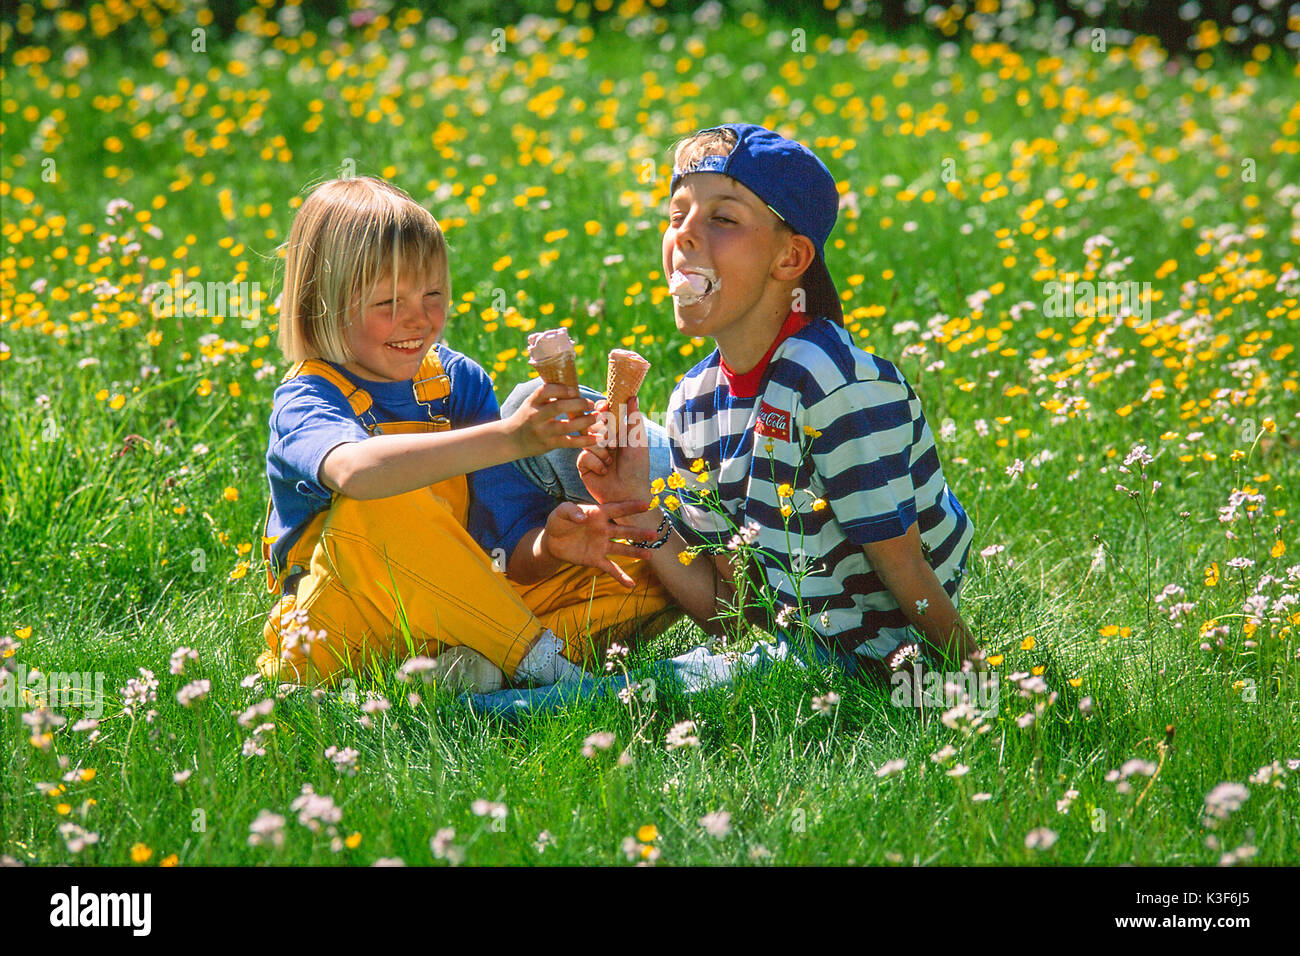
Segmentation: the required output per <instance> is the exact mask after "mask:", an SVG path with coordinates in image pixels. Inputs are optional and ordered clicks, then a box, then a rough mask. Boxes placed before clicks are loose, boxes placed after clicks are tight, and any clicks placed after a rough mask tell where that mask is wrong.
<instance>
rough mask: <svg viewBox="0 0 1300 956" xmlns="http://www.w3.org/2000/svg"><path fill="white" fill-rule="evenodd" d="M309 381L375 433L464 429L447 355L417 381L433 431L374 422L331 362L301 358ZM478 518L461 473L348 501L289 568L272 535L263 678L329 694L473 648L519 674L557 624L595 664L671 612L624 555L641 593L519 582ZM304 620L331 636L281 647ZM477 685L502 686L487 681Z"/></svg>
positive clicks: (433, 354)
mask: <svg viewBox="0 0 1300 956" xmlns="http://www.w3.org/2000/svg"><path fill="white" fill-rule="evenodd" d="M298 375H319V376H321V377H322V378H324V379H326V380H327V381H328V382H330V383H331V384H332V385H334V386H335V387H337V388H338V389H339V390H340V391H341V392H342V393H343V395H344V397H345V398H347V400H348V402H349V404H350V405H351V406H352V411H353V413H354V414H355V415H356V416H357V418H358V420H360V421H361V423H362V425H363V426H365V427H366V429H367V430H368V431H369V432H370V434H372V435H380V434H395V433H410V432H440V431H447V430H449V429H450V428H451V422H450V421H449V420H448V419H447V418H446V417H445V416H442V415H434V414H433V411H432V406H431V403H433V402H436V401H439V400H441V399H443V398H445V397H447V395H449V394H450V391H451V383H450V380H449V379H448V377H447V375H446V374H445V372H444V371H443V369H442V364H441V362H440V361H439V359H438V355H437V349H436V348H435V349H431V350H430V352H429V354H428V355H427V356H426V357H425V360H424V363H423V364H422V365H421V367H420V372H419V374H418V376H417V378H416V379H414V380H413V382H412V387H413V389H414V391H415V397H416V399H417V401H419V402H420V403H421V404H423V405H426V406H428V407H429V420H428V421H423V422H383V423H379V422H377V421H375V419H374V416H373V415H372V414H370V408H371V405H372V404H373V401H372V399H371V397H370V395H369V394H368V393H367V392H365V390H363V389H361V388H358V387H357V386H355V385H353V384H352V382H350V381H349V380H348V379H347V378H346V377H345V376H343V375H341V374H340V373H339V372H338V371H337V370H336V369H335V368H333V367H332V366H330V365H329V364H328V363H326V362H324V361H320V360H308V361H306V362H299V363H298V364H297V365H295V366H293V367H292V368H291V369H289V371H288V372H287V373H286V374H285V376H284V380H285V381H288V380H289V379H291V378H294V377H295V376H298ZM468 509H469V486H468V482H467V481H466V478H465V476H464V475H458V476H456V477H455V478H449V479H447V480H445V481H440V482H437V483H435V484H432V485H429V486H428V487H425V488H420V489H418V490H416V491H411V492H408V493H406V494H403V495H396V496H394V497H391V498H382V499H373V500H367V501H360V500H357V499H353V498H348V497H346V496H344V495H340V494H335V495H334V498H333V500H332V501H331V503H330V507H329V508H328V510H325V511H322V512H320V513H319V514H317V515H316V516H315V517H314V518H312V520H311V522H310V523H309V524H308V525H307V527H306V529H305V530H304V531H303V533H302V535H301V536H300V537H299V538H298V540H297V541H295V542H294V544H293V546H292V548H290V550H289V553H288V554H287V555H286V556H285V559H284V560H283V561H282V562H280V563H279V564H278V565H277V564H276V562H275V561H274V559H273V556H272V552H271V545H272V544H273V543H274V539H271V538H267V537H266V536H265V532H264V533H263V538H262V554H263V557H264V558H265V559H266V564H267V587H268V589H269V590H270V591H271V592H272V593H277V594H280V595H281V597H280V600H279V601H277V603H276V605H275V607H274V608H273V609H272V610H271V613H270V615H269V617H268V618H267V621H266V626H265V628H264V633H265V637H266V643H267V646H268V648H269V650H268V651H266V652H263V654H262V655H261V656H260V657H259V658H258V669H259V671H261V672H262V673H263V674H264V675H265V676H267V677H268V678H270V679H272V680H297V681H305V682H316V681H319V682H322V683H326V684H330V683H334V682H335V681H336V680H337V679H338V678H339V677H340V676H342V675H344V674H346V673H347V672H348V671H354V670H358V669H361V668H364V667H366V666H372V665H373V664H375V663H378V662H385V661H387V660H388V659H389V658H390V656H391V657H396V658H397V659H399V660H400V659H403V658H406V657H409V656H413V655H417V654H418V655H426V656H429V657H435V658H436V657H437V656H438V655H439V654H440V653H442V652H444V651H445V650H447V649H448V648H459V647H467V648H471V649H472V650H474V651H477V652H478V653H479V654H481V655H483V656H484V657H485V658H487V660H488V661H490V662H491V663H492V664H493V665H495V666H496V667H498V668H500V669H501V670H502V671H503V672H504V673H505V675H508V676H511V677H513V675H514V672H515V668H516V667H517V666H518V664H519V662H520V660H522V658H523V657H524V655H525V654H526V653H527V651H528V649H529V648H530V646H531V645H532V644H533V642H534V641H535V640H536V639H537V638H538V637H539V636H540V634H541V632H542V630H543V629H544V628H549V629H550V630H551V631H552V632H554V634H555V635H556V636H557V637H558V638H559V639H560V640H561V641H563V642H564V644H565V651H564V655H565V657H567V658H568V659H569V660H571V661H574V662H575V663H590V662H592V661H598V660H600V659H601V658H602V657H603V655H604V652H605V650H606V649H607V648H608V646H609V644H610V643H612V642H613V641H615V640H618V641H621V642H623V643H628V642H629V640H631V639H633V638H634V637H635V636H636V634H637V632H638V631H639V630H640V628H639V627H638V625H640V624H643V623H647V622H648V619H649V618H651V617H655V616H657V615H659V614H660V613H661V612H663V611H665V610H666V609H668V608H669V607H670V606H671V603H672V602H671V599H670V598H669V596H668V593H667V591H665V590H664V588H663V586H662V585H660V583H659V581H658V579H657V578H656V577H655V576H654V574H653V572H652V571H651V570H650V567H649V565H648V564H646V563H645V562H644V561H640V560H636V559H628V558H622V557H614V558H612V560H613V561H615V563H617V564H618V565H619V566H620V567H622V568H623V569H624V570H625V571H626V572H627V574H628V576H629V577H631V578H632V579H633V580H634V581H635V582H636V587H634V588H633V589H632V590H630V591H629V590H627V589H626V588H624V587H622V586H621V585H620V584H619V583H618V582H617V581H615V580H614V579H612V578H611V577H610V576H609V575H608V574H606V573H604V572H603V571H597V570H596V569H594V568H589V567H585V566H582V565H573V564H566V565H565V566H564V567H562V568H561V569H560V570H559V571H558V572H556V573H555V574H553V575H551V576H550V577H549V578H546V579H544V580H542V581H540V582H538V583H536V584H531V585H521V584H515V583H514V582H512V581H510V580H509V579H508V578H507V577H506V576H505V574H503V573H501V572H500V571H498V570H496V569H495V568H494V567H493V563H492V560H491V558H489V557H488V555H487V554H486V553H485V552H484V551H483V549H482V548H481V547H480V546H479V545H478V543H477V542H476V541H475V540H474V539H473V538H472V537H471V536H470V534H469V532H468V531H466V530H465V522H466V516H467V513H468ZM268 516H269V506H268ZM295 610H296V611H300V612H306V618H307V622H306V626H307V627H308V628H310V629H311V630H312V631H317V632H319V631H323V632H324V635H325V636H324V638H323V639H322V640H318V641H315V642H314V643H307V644H304V643H302V642H301V641H290V642H283V643H287V644H291V645H293V646H282V640H281V638H282V636H283V635H284V634H285V632H286V628H289V629H296V630H299V631H301V627H299V626H298V625H296V624H295V623H294V621H293V617H292V612H294V611H295ZM286 615H290V616H289V617H286ZM470 656H472V655H470ZM447 660H450V656H449V657H448V658H447ZM472 684H473V682H471V685H472ZM470 689H474V688H473V686H471V688H470ZM477 689H484V690H491V689H495V688H494V687H493V686H492V685H491V683H490V682H488V683H487V684H486V685H484V684H483V682H482V681H479V682H478V687H477Z"/></svg>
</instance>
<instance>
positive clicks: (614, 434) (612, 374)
mask: <svg viewBox="0 0 1300 956" xmlns="http://www.w3.org/2000/svg"><path fill="white" fill-rule="evenodd" d="M649 371H650V363H649V362H647V361H646V360H645V359H644V358H642V357H641V356H640V355H638V354H637V353H636V352H633V351H631V350H629V349H614V350H613V351H611V352H610V353H609V376H608V378H607V380H606V385H605V395H606V397H608V399H609V410H610V414H611V419H610V427H611V438H612V439H613V442H612V443H613V444H622V442H620V441H619V436H621V435H623V434H624V433H625V429H624V427H623V422H624V419H625V417H626V416H627V403H628V402H629V401H630V400H631V399H633V398H634V397H636V393H637V392H638V391H639V390H640V388H641V383H642V382H644V381H645V377H646V373H647V372H649Z"/></svg>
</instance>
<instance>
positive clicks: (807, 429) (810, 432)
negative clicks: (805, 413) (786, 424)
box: [803, 425, 822, 438]
mask: <svg viewBox="0 0 1300 956" xmlns="http://www.w3.org/2000/svg"><path fill="white" fill-rule="evenodd" d="M803 433H804V434H805V435H807V436H808V437H809V438H821V437H822V433H821V432H819V431H818V430H817V429H815V428H813V427H812V426H811V425H805V426H804V427H803Z"/></svg>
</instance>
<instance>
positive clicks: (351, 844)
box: [343, 833, 361, 850]
mask: <svg viewBox="0 0 1300 956" xmlns="http://www.w3.org/2000/svg"><path fill="white" fill-rule="evenodd" d="M343 842H344V843H345V844H347V848H348V849H349V850H355V849H356V848H357V847H359V846H361V834H360V833H354V834H352V835H351V836H350V837H348V838H347V839H346V840H344V841H343Z"/></svg>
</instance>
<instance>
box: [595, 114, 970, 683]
mask: <svg viewBox="0 0 1300 956" xmlns="http://www.w3.org/2000/svg"><path fill="white" fill-rule="evenodd" d="M837 208H838V192H837V190H836V187H835V181H834V179H833V178H832V177H831V174H830V173H829V171H828V170H827V169H826V167H825V166H824V165H823V164H822V162H821V161H820V160H819V159H818V158H817V157H816V156H815V155H813V153H812V152H811V151H809V150H808V149H806V148H805V147H804V146H802V145H800V144H798V143H795V142H792V141H791V140H788V139H785V138H784V137H781V136H779V135H778V134H776V133H774V132H772V131H771V130H768V129H764V128H763V127H760V126H753V125H730V126H722V127H718V128H715V129H709V130H703V131H701V132H698V133H696V134H695V135H694V136H691V137H690V138H689V139H687V140H685V141H684V142H682V143H681V144H680V145H679V146H678V148H677V151H676V155H675V157H674V170H673V179H672V184H671V192H670V205H669V220H668V228H667V230H666V232H665V233H664V236H663V267H664V275H665V276H669V277H670V290H671V291H672V293H673V296H674V304H673V314H674V318H675V320H676V323H677V329H678V331H680V332H681V333H682V334H683V335H686V336H708V337H711V338H713V339H714V341H715V342H716V343H717V349H716V351H714V352H713V353H712V354H711V355H709V357H708V358H706V359H704V360H703V361H702V362H700V363H699V364H698V365H696V366H695V367H694V368H693V369H691V370H690V371H689V372H687V373H686V375H685V376H684V377H683V379H682V380H681V382H680V383H679V384H678V386H677V387H676V389H675V390H674V391H673V395H672V398H671V400H670V402H669V419H668V433H669V436H670V438H671V441H672V451H673V463H674V467H675V469H676V471H677V473H678V475H679V476H680V477H679V478H678V479H677V480H676V481H674V482H673V483H672V484H674V485H675V486H677V487H676V488H673V489H664V491H665V492H666V493H665V494H664V495H663V497H662V499H661V500H662V506H663V508H665V509H667V511H666V512H665V511H663V510H661V509H660V508H652V509H651V510H650V511H648V512H646V513H644V514H641V515H636V516H633V517H628V518H620V519H618V520H619V522H620V523H622V524H627V525H630V526H634V527H637V528H640V529H653V528H655V527H657V526H658V527H659V528H660V529H661V536H663V535H664V529H665V527H666V526H667V520H666V519H670V520H671V526H672V528H673V530H674V533H672V534H671V535H669V536H668V537H666V538H665V541H664V543H665V545H666V546H664V547H661V548H658V549H656V550H647V551H646V552H645V554H647V555H648V556H649V560H650V562H651V564H652V567H653V568H654V569H655V572H656V574H657V575H658V577H659V579H660V580H661V581H662V582H663V584H664V585H665V586H666V587H667V588H668V590H669V592H670V593H671V594H672V595H673V596H674V598H675V599H676V600H677V601H678V602H679V603H680V604H681V605H682V606H683V607H684V608H685V609H686V610H687V611H688V612H689V613H690V614H691V615H692V616H693V617H694V618H695V619H696V620H697V621H699V622H701V623H702V624H706V622H709V621H710V620H711V619H714V618H715V617H716V615H717V614H718V612H719V609H720V608H721V607H724V606H725V604H726V603H727V602H729V601H731V600H733V599H734V595H735V590H736V585H735V581H734V580H733V579H732V575H731V570H730V569H731V565H730V562H729V560H728V557H729V556H728V555H727V554H725V553H724V554H720V555H715V556H714V557H713V559H712V560H708V559H703V560H691V559H690V557H689V556H685V555H683V551H684V550H685V549H686V548H688V547H689V546H691V545H698V544H708V545H720V546H723V547H725V546H726V545H727V544H728V543H729V542H730V541H732V540H733V539H734V537H735V536H736V534H737V529H740V530H741V537H742V538H743V539H745V540H747V541H749V542H750V543H751V544H752V546H753V547H754V548H756V549H757V550H758V561H757V563H758V565H759V566H758V567H757V568H753V569H751V573H753V574H755V575H756V576H757V578H758V579H759V581H761V582H763V583H765V584H766V586H767V587H768V588H769V589H770V593H771V594H772V595H773V596H774V597H775V600H776V602H777V604H778V606H780V605H784V606H786V607H787V608H792V609H797V608H798V606H799V605H800V603H802V605H803V612H802V613H803V614H804V616H805V620H806V622H807V624H808V625H809V626H810V627H811V628H812V629H813V631H814V632H815V633H816V635H817V636H818V639H819V643H821V644H822V645H823V646H824V647H825V648H827V649H829V650H830V651H831V652H832V653H833V654H834V656H835V657H836V658H838V659H839V660H840V661H841V662H842V663H845V664H846V665H848V666H850V667H854V666H856V665H861V664H869V666H871V667H872V668H874V669H880V666H881V665H880V664H879V662H881V661H883V660H885V659H887V658H888V657H889V656H890V655H891V654H892V653H893V652H894V651H896V650H897V649H898V648H899V647H900V645H903V644H906V643H908V642H909V636H908V631H907V626H908V625H909V624H911V625H912V626H914V627H915V628H916V629H917V630H919V631H920V632H921V633H923V634H924V635H925V637H926V639H927V642H928V643H929V644H930V645H931V646H932V647H933V648H934V649H935V650H937V651H938V652H939V653H941V654H942V655H943V656H944V657H946V658H947V659H948V660H949V661H950V662H952V664H953V665H957V663H958V662H959V661H967V660H969V661H971V662H972V663H973V664H975V665H978V663H979V654H978V653H977V650H976V646H975V642H974V639H973V637H972V636H971V633H970V631H969V629H968V628H967V626H966V624H965V623H964V622H963V621H962V619H961V616H960V615H959V614H958V613H957V608H956V601H957V592H958V589H959V587H960V584H961V577H962V574H963V571H964V569H965V563H966V557H967V554H968V552H969V550H970V543H971V539H972V537H973V529H972V527H971V523H970V521H969V520H968V518H967V516H966V513H965V511H964V510H963V509H962V506H961V504H960V503H959V502H958V501H957V498H956V497H955V496H954V495H953V493H952V491H951V490H950V489H949V488H948V485H947V482H946V481H945V480H944V476H943V470H942V469H941V468H940V465H939V459H938V455H937V453H936V451H935V445H934V438H933V435H932V434H931V431H930V427H929V425H928V424H927V422H926V419H925V416H924V414H923V413H922V411H921V403H920V400H919V399H918V398H917V396H916V394H915V392H913V391H912V388H911V386H910V385H909V384H908V383H907V381H906V380H905V379H904V378H903V376H902V374H901V373H900V372H899V370H898V369H897V368H896V367H895V366H894V365H893V364H892V363H890V362H888V361H886V360H884V359H882V358H879V357H877V356H875V355H872V354H870V353H868V352H865V351H863V350H862V349H861V348H859V347H858V346H857V345H856V344H854V342H853V340H852V338H851V337H850V335H849V333H848V332H847V331H846V330H845V329H844V328H843V313H842V311H841V308H840V302H839V296H838V294H837V293H836V290H835V286H834V283H833V282H832V281H831V278H830V275H829V273H828V272H827V269H826V263H825V261H824V259H823V249H824V245H825V242H826V238H827V236H828V235H829V233H830V231H831V229H832V227H833V226H834V224H835V217H836V212H837ZM645 459H646V452H645V451H644V450H643V449H638V448H626V449H611V448H588V449H586V450H585V451H583V453H582V455H581V456H580V459H579V468H580V469H581V470H582V472H583V475H584V479H585V481H586V483H587V487H588V489H589V490H590V491H591V493H592V495H593V497H594V498H595V499H596V500H597V501H616V500H623V499H628V498H635V497H640V496H644V495H645V494H646V492H647V490H658V489H648V488H647V485H646V475H647V468H646V464H645ZM701 463H702V465H701ZM683 480H684V484H683ZM795 613H796V611H793V610H791V611H784V613H782V614H781V615H780V619H778V621H777V622H776V623H777V624H778V626H780V627H781V629H782V630H786V629H788V628H789V627H790V625H791V623H792V621H791V619H792V617H793V615H794V614H795ZM771 623H772V622H767V626H768V627H771Z"/></svg>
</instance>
